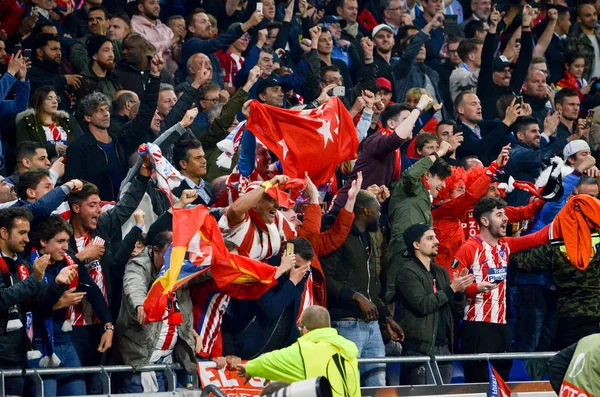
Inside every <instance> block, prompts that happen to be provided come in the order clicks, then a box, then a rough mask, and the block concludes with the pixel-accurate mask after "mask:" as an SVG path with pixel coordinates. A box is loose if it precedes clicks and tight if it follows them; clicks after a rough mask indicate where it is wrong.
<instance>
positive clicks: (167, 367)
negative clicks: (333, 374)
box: [0, 352, 556, 397]
mask: <svg viewBox="0 0 600 397" xmlns="http://www.w3.org/2000/svg"><path fill="white" fill-rule="evenodd" d="M555 354H556V352H539V353H494V354H491V353H489V354H488V353H483V354H455V355H446V356H405V357H377V358H359V359H358V363H359V365H360V364H397V363H399V364H409V363H424V364H425V368H426V370H427V371H429V373H430V374H431V375H432V377H433V380H434V382H435V385H437V386H441V385H444V382H443V380H442V376H441V373H440V369H439V366H438V363H443V362H451V361H490V360H526V359H533V358H536V359H539V358H551V357H553V356H554V355H555ZM215 367H216V364H215ZM181 369H183V367H182V366H181V365H180V364H152V365H145V366H142V367H138V368H137V369H134V368H133V367H131V366H129V365H110V366H96V367H77V368H72V367H68V368H31V369H26V370H20V369H0V393H1V394H0V395H1V396H4V395H6V393H5V387H4V379H5V378H7V377H15V376H26V377H31V378H32V379H33V382H34V383H35V385H36V390H37V395H38V396H41V397H43V396H44V387H43V385H44V379H43V377H44V376H56V375H73V374H80V375H86V374H103V375H104V377H103V382H102V387H103V393H104V394H106V395H110V394H111V386H112V379H111V375H112V374H115V373H138V372H150V371H163V372H164V373H165V378H166V380H167V391H168V392H172V394H173V395H175V389H176V387H177V375H176V373H175V371H176V370H181ZM195 381H196V385H197V384H198V383H197V379H196V380H195Z"/></svg>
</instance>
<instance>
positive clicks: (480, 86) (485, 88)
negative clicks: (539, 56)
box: [477, 32, 533, 120]
mask: <svg viewBox="0 0 600 397" xmlns="http://www.w3.org/2000/svg"><path fill="white" fill-rule="evenodd" d="M522 36H523V37H522V38H521V43H522V44H521V52H520V53H519V58H518V60H517V65H516V67H515V68H514V69H513V74H512V78H511V79H510V84H509V86H508V87H501V86H498V85H496V83H494V80H493V74H494V67H493V65H494V54H495V53H496V35H495V34H491V33H488V34H487V36H485V41H484V43H483V49H482V51H481V69H480V71H479V80H478V81H477V96H478V97H479V100H480V101H481V108H482V112H483V119H484V120H494V119H495V118H496V117H498V115H497V110H496V102H498V99H500V97H501V96H502V95H506V94H513V93H515V94H516V93H519V92H520V91H521V87H522V86H523V83H524V82H525V78H526V77H527V70H529V64H530V63H531V57H532V54H533V44H532V43H533V42H532V37H531V32H523V35H522Z"/></svg>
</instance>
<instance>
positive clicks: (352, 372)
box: [298, 339, 361, 397]
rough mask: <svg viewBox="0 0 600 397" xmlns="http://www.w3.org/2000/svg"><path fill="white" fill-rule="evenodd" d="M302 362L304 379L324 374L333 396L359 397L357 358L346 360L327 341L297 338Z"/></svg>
mask: <svg viewBox="0 0 600 397" xmlns="http://www.w3.org/2000/svg"><path fill="white" fill-rule="evenodd" d="M298 346H299V349H300V355H301V356H302V361H303V363H304V371H305V379H312V378H316V377H318V376H324V377H326V378H327V380H329V383H330V384H331V391H332V394H333V396H334V397H360V396H361V392H360V372H359V371H358V360H357V359H353V360H346V359H345V358H344V357H343V356H342V355H341V354H340V351H339V350H338V348H337V347H335V346H333V345H331V344H329V343H327V341H326V340H324V341H321V342H319V343H313V342H309V341H303V340H302V339H299V340H298Z"/></svg>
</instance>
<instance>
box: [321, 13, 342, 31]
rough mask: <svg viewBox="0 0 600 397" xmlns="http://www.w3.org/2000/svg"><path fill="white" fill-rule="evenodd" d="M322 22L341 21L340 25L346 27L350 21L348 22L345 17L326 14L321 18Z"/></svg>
mask: <svg viewBox="0 0 600 397" xmlns="http://www.w3.org/2000/svg"><path fill="white" fill-rule="evenodd" d="M321 22H323V23H326V24H330V23H339V24H340V27H341V28H342V29H344V28H345V27H346V25H347V24H348V22H346V20H345V19H344V18H340V17H337V16H335V15H325V16H324V17H323V19H321Z"/></svg>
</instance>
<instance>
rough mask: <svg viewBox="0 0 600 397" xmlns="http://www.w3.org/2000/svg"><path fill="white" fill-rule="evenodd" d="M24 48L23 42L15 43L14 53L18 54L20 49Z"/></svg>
mask: <svg viewBox="0 0 600 397" xmlns="http://www.w3.org/2000/svg"><path fill="white" fill-rule="evenodd" d="M22 50H23V46H22V45H21V44H15V47H14V51H13V53H14V54H16V53H17V52H19V51H22Z"/></svg>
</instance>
